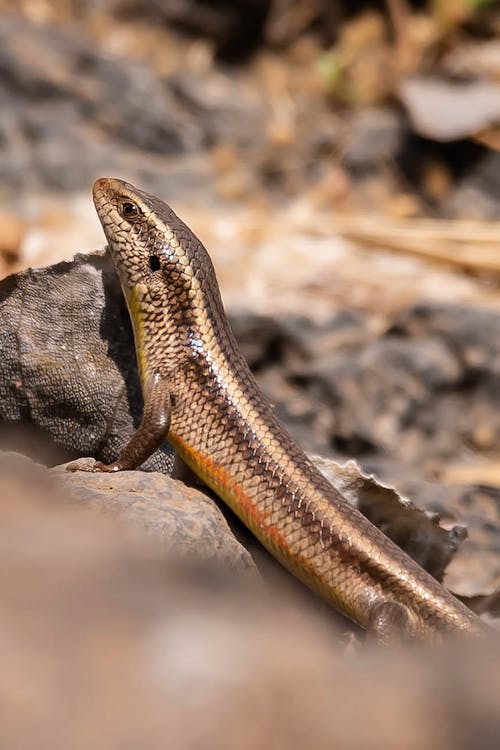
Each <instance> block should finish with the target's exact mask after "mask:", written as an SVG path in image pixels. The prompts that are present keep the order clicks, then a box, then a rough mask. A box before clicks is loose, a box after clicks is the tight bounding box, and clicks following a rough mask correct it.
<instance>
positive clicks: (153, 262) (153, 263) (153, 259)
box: [149, 255, 160, 271]
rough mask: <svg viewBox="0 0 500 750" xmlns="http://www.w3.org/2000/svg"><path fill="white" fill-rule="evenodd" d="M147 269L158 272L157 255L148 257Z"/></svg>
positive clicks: (158, 260) (158, 261) (158, 262)
mask: <svg viewBox="0 0 500 750" xmlns="http://www.w3.org/2000/svg"><path fill="white" fill-rule="evenodd" d="M149 267H150V269H151V270H152V271H159V270H160V259H159V257H158V256H157V255H150V256H149Z"/></svg>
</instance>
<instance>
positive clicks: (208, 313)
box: [94, 178, 484, 640]
mask: <svg viewBox="0 0 500 750" xmlns="http://www.w3.org/2000/svg"><path fill="white" fill-rule="evenodd" d="M94 202H95V206H96V209H97V212H98V214H99V218H100V220H101V223H102V225H103V228H104V232H105V234H106V237H107V240H108V243H109V248H110V251H111V255H112V257H113V261H114V264H115V267H116V270H117V272H118V275H119V278H120V282H121V285H122V288H123V292H124V294H125V298H126V300H127V304H128V307H129V311H130V315H131V319H132V324H133V328H134V335H135V342H136V351H137V358H138V363H139V371H140V377H141V383H142V388H143V393H144V402H145V407H144V415H143V420H142V423H141V427H140V428H139V430H138V432H137V433H136V434H135V435H134V436H133V438H132V439H131V441H130V443H129V444H128V445H127V446H126V447H125V449H124V450H123V452H122V454H121V456H120V458H119V459H118V461H117V462H115V464H112V465H111V466H109V467H106V466H103V465H99V467H98V468H100V469H101V470H118V469H130V468H135V467H136V466H138V465H140V464H141V463H142V462H143V461H144V460H145V458H146V457H147V456H148V455H150V454H151V453H152V452H153V451H154V450H155V448H156V447H157V446H158V445H159V443H160V442H161V441H162V439H163V438H164V437H165V434H166V435H167V438H168V440H169V441H170V443H171V444H172V445H173V446H174V448H175V450H176V451H177V452H178V454H179V455H180V456H181V458H182V459H183V460H184V461H185V463H186V464H188V466H189V467H191V469H193V470H194V472H195V473H196V474H197V475H198V476H200V477H201V478H202V479H203V480H204V481H205V482H206V483H207V485H209V486H210V487H211V488H212V489H213V490H214V492H216V493H217V495H218V496H219V497H221V498H222V499H223V500H224V501H225V502H226V503H227V504H228V505H229V506H230V507H231V508H232V509H233V511H234V512H235V513H236V514H237V515H238V516H239V517H240V518H241V520H242V521H243V522H244V523H245V524H246V525H247V526H248V528H249V529H250V530H251V531H252V532H253V533H254V534H255V536H256V537H257V538H258V539H259V540H260V541H261V542H262V544H263V545H264V546H265V547H267V549H268V550H269V551H270V552H271V553H272V554H273V555H274V556H275V557H276V558H277V559H278V560H279V561H280V562H281V563H282V564H283V565H284V566H285V567H286V568H288V570H290V571H291V572H292V573H294V574H295V575H296V576H297V577H298V578H299V579H300V580H302V581H303V582H304V583H305V584H307V586H309V587H310V588H311V589H313V590H314V591H316V592H317V593H319V594H320V595H321V596H322V597H323V598H324V599H326V600H327V601H328V602H330V603H331V604H332V605H333V606H334V607H336V608H337V609H339V610H340V611H341V612H343V613H344V614H345V615H347V616H348V617H350V618H351V619H352V620H354V621H355V622H356V623H358V624H359V625H361V626H362V627H364V628H366V629H368V630H370V629H373V631H374V632H375V634H376V637H377V638H378V639H379V640H391V639H392V636H393V635H394V633H395V632H397V633H402V634H403V635H404V637H405V638H415V639H419V640H436V639H438V640H439V639H440V638H441V636H442V635H443V634H445V633H468V634H479V633H480V632H482V631H483V627H484V626H483V623H482V622H481V621H480V620H479V618H478V617H476V616H475V615H474V614H473V613H472V612H471V611H470V610H469V609H467V607H465V606H464V605H463V604H461V602H459V601H458V600H457V599H455V598H454V597H453V596H452V595H451V594H449V593H448V592H447V591H446V590H445V589H444V588H443V587H442V586H441V585H440V584H439V583H438V582H437V581H436V580H435V579H434V578H433V577H432V576H430V575H429V574H428V573H427V572H425V571H424V570H423V569H422V568H421V567H420V566H419V565H418V564H417V563H416V562H415V561H414V560H413V559H411V558H410V557H409V556H408V555H407V554H405V553H404V552H403V551H402V550H401V549H400V548H399V547H398V546H396V545H395V544H394V543H393V542H392V541H391V540H389V539H388V538H387V537H386V536H385V535H384V534H383V533H382V532H381V531H379V530H378V529H377V528H376V527H375V526H373V525H372V524H371V523H370V522H369V521H368V520H367V519H366V518H365V517H364V516H363V515H362V514H361V513H359V512H358V511H357V510H356V509H355V508H353V507H352V506H351V505H350V504H349V502H348V501H347V500H346V499H345V498H344V497H343V496H342V495H341V494H340V493H339V492H338V491H337V490H336V489H335V488H334V487H333V486H332V485H331V484H330V483H329V482H328V481H327V480H326V479H325V478H324V477H323V475H322V474H321V473H320V472H319V471H318V470H317V469H316V468H315V466H314V465H313V464H312V463H311V462H310V461H309V459H308V458H307V457H306V455H305V454H304V453H303V452H302V450H300V448H298V447H297V445H295V443H294V442H293V441H292V439H291V438H290V436H289V435H288V433H287V432H286V431H285V429H284V428H283V427H282V426H281V424H280V423H279V422H278V421H277V419H276V417H275V416H274V413H273V411H272V408H271V406H270V405H269V403H268V401H267V400H266V398H265V397H264V395H263V394H262V393H261V391H260V390H259V388H258V386H257V384H256V382H255V380H254V378H253V376H252V374H251V373H250V370H249V368H248V366H247V364H246V362H245V361H244V359H243V357H242V355H241V354H240V352H239V350H238V346H237V344H236V341H235V339H234V337H233V334H232V332H231V329H230V327H229V324H228V321H227V318H226V315H225V313H224V309H223V306H222V301H221V297H220V292H219V287H218V284H217V279H216V276H215V272H214V269H213V266H212V262H211V260H210V257H209V256H208V253H207V252H206V250H205V249H204V247H203V246H202V244H201V243H200V242H199V240H198V239H197V238H196V237H195V236H194V234H193V233H192V232H191V230H190V229H189V228H188V227H187V226H186V225H185V224H183V222H182V221H181V220H180V219H179V218H178V217H177V216H176V215H175V214H174V212H173V211H172V210H171V209H170V208H169V207H168V206H167V205H166V204H165V203H163V202H162V201H160V200H159V199H158V198H155V197H154V196H152V195H149V194H148V193H145V192H143V191H141V190H138V189H136V188H134V187H133V186H132V185H130V184H128V183H125V182H123V181H121V180H117V179H107V178H102V179H100V180H97V182H96V183H95V185H94Z"/></svg>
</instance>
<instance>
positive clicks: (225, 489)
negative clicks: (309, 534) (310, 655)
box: [168, 433, 333, 597]
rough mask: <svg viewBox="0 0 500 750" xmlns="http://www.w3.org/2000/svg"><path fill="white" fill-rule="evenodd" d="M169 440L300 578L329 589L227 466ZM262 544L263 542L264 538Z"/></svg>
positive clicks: (172, 438) (179, 440)
mask: <svg viewBox="0 0 500 750" xmlns="http://www.w3.org/2000/svg"><path fill="white" fill-rule="evenodd" d="M168 440H169V441H170V443H171V444H172V445H173V446H174V448H175V449H176V451H177V452H178V453H179V455H180V456H181V458H182V459H183V460H184V461H185V462H186V463H187V464H188V466H189V467H190V468H191V469H192V470H193V471H194V472H195V473H196V474H198V476H200V478H201V479H203V481H204V482H205V483H206V484H207V485H208V486H209V487H211V489H213V491H214V492H215V493H216V494H218V495H219V496H220V497H221V498H222V499H223V500H224V501H225V502H226V503H227V504H228V505H229V506H230V507H233V506H234V504H233V503H231V498H234V499H235V501H236V502H237V503H238V505H239V507H240V509H241V511H242V513H243V514H245V515H246V516H247V517H248V518H249V519H251V521H252V522H253V523H255V524H256V525H258V526H259V527H260V529H261V531H262V535H265V536H266V537H267V538H268V539H269V541H271V542H273V543H274V544H275V545H276V546H277V547H279V549H280V552H281V554H282V555H284V556H285V558H286V557H287V558H288V559H289V560H290V561H291V562H292V564H293V568H294V569H295V571H296V573H297V574H298V575H299V576H300V575H302V576H304V574H305V575H306V576H308V577H309V576H310V577H312V578H314V579H316V580H318V583H319V585H320V586H321V587H325V588H329V587H328V586H327V584H326V582H325V581H324V579H323V576H322V575H321V574H320V573H319V572H318V571H317V570H316V569H315V568H314V567H313V566H312V565H311V563H310V561H309V560H307V559H306V558H304V557H303V555H297V554H294V553H293V552H292V550H291V549H290V546H289V544H288V542H287V540H286V539H285V537H284V536H283V534H282V533H281V532H280V531H279V529H278V527H277V526H275V525H270V524H268V522H267V519H268V518H269V514H268V513H264V512H262V511H261V510H259V509H258V508H257V507H256V505H255V503H254V502H253V501H252V500H251V498H250V497H249V496H248V495H247V493H246V492H245V491H244V489H243V487H242V485H241V484H240V483H239V482H237V481H236V479H235V477H234V476H232V475H231V474H230V472H229V471H228V470H227V469H226V468H225V467H224V466H221V465H220V464H216V463H215V461H214V460H213V459H212V458H210V456H206V455H204V454H203V453H201V452H200V451H198V450H196V449H195V448H193V447H192V446H191V445H189V444H188V443H186V442H185V441H184V440H183V439H182V438H181V437H179V436H178V435H174V434H172V433H169V435H168ZM233 510H234V511H235V512H236V514H237V515H239V513H238V511H237V509H236V508H234V507H233ZM261 541H263V540H262V539H261ZM329 594H330V597H331V596H332V595H333V592H331V591H329Z"/></svg>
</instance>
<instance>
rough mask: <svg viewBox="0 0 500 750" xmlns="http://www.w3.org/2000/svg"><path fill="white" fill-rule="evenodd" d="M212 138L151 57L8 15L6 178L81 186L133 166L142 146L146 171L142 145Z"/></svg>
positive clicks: (0, 90) (0, 167)
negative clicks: (112, 51)
mask: <svg viewBox="0 0 500 750" xmlns="http://www.w3.org/2000/svg"><path fill="white" fill-rule="evenodd" d="M21 49H22V50H23V53H22V54H21V53H20V50H21ZM204 138H205V136H204V133H203V128H202V127H201V126H200V123H199V122H196V121H195V120H194V119H193V117H192V114H191V113H190V112H189V111H188V110H187V109H186V108H185V106H183V104H182V103H181V102H180V101H179V100H178V98H177V97H176V96H175V95H174V94H173V92H172V90H171V88H170V87H169V86H168V85H167V84H165V82H164V81H162V79H161V78H160V77H159V76H157V75H156V74H155V73H153V71H151V70H150V69H149V68H147V67H146V66H145V65H141V64H140V63H137V62H132V61H130V60H125V59H113V58H112V57H106V56H104V55H103V54H100V53H99V52H98V51H97V50H96V46H95V42H94V41H93V40H91V39H90V38H89V37H87V36H85V34H83V33H80V34H77V33H76V32H74V31H71V30H69V29H68V28H64V27H62V26H50V25H45V26H38V25H33V24H29V23H26V22H24V21H22V20H21V19H19V18H15V17H11V18H7V17H5V16H3V17H2V23H1V25H0V153H1V154H2V159H1V160H0V181H2V182H6V183H7V184H9V185H10V186H11V187H12V183H13V182H14V184H18V185H24V184H26V183H27V182H28V181H29V184H30V186H31V187H32V186H33V184H35V185H36V184H37V183H38V184H41V185H43V186H44V187H46V186H49V187H52V188H55V189H59V190H61V189H62V190H66V189H69V188H71V189H74V188H77V187H83V186H87V185H88V184H89V183H91V182H92V180H93V179H95V177H96V176H98V175H99V173H102V172H104V173H105V172H109V173H111V174H112V173H116V172H123V171H125V170H126V169H127V165H129V166H130V164H131V163H134V160H135V150H136V149H138V148H140V149H142V150H143V154H142V157H141V162H142V169H143V170H144V169H145V168H146V163H147V161H146V160H145V158H144V153H147V152H150V153H154V154H160V155H165V156H169V155H171V154H174V153H175V154H177V153H180V152H182V151H184V150H186V149H193V148H198V147H199V146H200V144H201V143H202V142H203V140H204ZM82 153H85V159H82V158H81V157H82ZM4 157H5V158H4ZM16 164H17V167H16ZM19 165H20V166H19ZM151 171H152V172H154V171H155V169H154V166H152V168H151Z"/></svg>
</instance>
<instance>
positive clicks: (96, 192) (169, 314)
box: [93, 177, 221, 370]
mask: <svg viewBox="0 0 500 750" xmlns="http://www.w3.org/2000/svg"><path fill="white" fill-rule="evenodd" d="M93 198H94V204H95V207H96V210H97V213H98V216H99V219H100V221H101V224H102V226H103V229H104V233H105V235H106V239H107V241H108V246H109V250H110V253H111V257H112V259H113V263H114V265H115V268H116V270H117V273H118V276H119V279H120V283H121V286H122V289H123V293H124V295H125V299H126V301H127V306H128V308H129V312H130V317H131V320H132V325H133V328H134V335H135V339H136V348H137V352H138V356H139V359H141V357H142V359H143V360H144V362H145V364H144V366H143V368H142V369H143V370H145V369H148V370H151V366H150V360H151V359H153V358H154V354H153V352H152V351H148V348H151V349H152V348H153V347H154V342H155V339H156V338H157V337H158V336H162V335H164V334H166V333H169V334H172V333H173V334H174V338H177V340H178V342H179V340H180V338H184V339H189V338H193V337H194V338H196V337H197V335H198V334H197V333H196V332H197V330H198V329H199V327H200V326H199V320H200V316H201V317H203V316H205V315H206V313H207V311H208V309H209V308H213V307H214V306H217V307H218V306H219V305H221V302H220V294H219V289H218V284H217V280H216V277H215V272H214V269H213V266H212V262H211V260H210V257H209V255H208V253H207V251H206V250H205V248H204V247H203V245H202V244H201V242H200V241H199V240H198V239H197V237H195V235H194V234H193V232H192V231H191V230H190V229H189V227H187V226H186V225H185V224H184V223H183V222H182V221H181V220H180V219H179V218H178V216H176V214H175V213H174V212H173V211H172V209H171V208H170V207H169V206H168V205H167V204H166V203H164V202H163V201H161V200H159V198H156V197H155V196H154V195H150V194H149V193H146V192H145V191H144V190H139V189H138V188H136V187H134V186H133V185H131V184H130V183H128V182H124V181H123V180H119V179H115V178H108V177H103V178H100V179H98V180H96V182H95V184H94V188H93ZM170 337H171V338H172V336H170ZM146 364H147V367H146Z"/></svg>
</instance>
